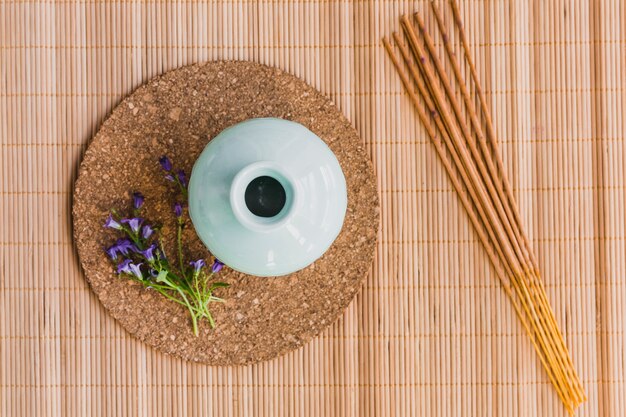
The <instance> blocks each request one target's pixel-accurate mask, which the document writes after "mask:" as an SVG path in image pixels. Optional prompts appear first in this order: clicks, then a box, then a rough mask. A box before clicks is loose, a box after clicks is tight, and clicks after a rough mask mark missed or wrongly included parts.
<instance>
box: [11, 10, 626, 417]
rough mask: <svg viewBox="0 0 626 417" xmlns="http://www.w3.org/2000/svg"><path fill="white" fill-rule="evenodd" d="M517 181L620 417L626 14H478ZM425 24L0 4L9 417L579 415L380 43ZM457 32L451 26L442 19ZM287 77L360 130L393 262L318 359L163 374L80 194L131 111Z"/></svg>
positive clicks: (305, 14) (593, 385)
mask: <svg viewBox="0 0 626 417" xmlns="http://www.w3.org/2000/svg"><path fill="white" fill-rule="evenodd" d="M461 6H462V7H461V8H462V11H463V13H464V16H465V23H466V27H467V32H468V34H469V36H470V41H471V43H472V45H473V50H474V52H475V54H476V62H477V67H478V69H479V72H480V76H481V79H482V81H483V86H484V87H485V90H486V91H487V93H488V98H489V100H490V103H491V107H492V109H493V113H494V120H495V123H496V127H497V131H498V132H499V135H500V139H501V141H502V143H503V146H502V153H503V157H504V161H505V165H506V166H507V167H508V170H509V174H510V178H511V180H512V183H513V185H514V188H515V191H516V194H517V196H518V198H519V201H520V206H521V210H522V214H523V217H524V220H525V224H526V225H527V230H528V233H529V235H530V236H531V238H532V242H533V245H534V247H535V249H536V252H537V253H538V256H539V261H540V264H541V265H542V268H543V271H544V275H545V280H546V283H547V291H548V296H549V298H550V300H551V301H552V304H553V305H554V307H555V310H556V315H557V319H558V321H559V323H561V325H562V328H563V330H564V331H565V333H566V337H567V342H568V345H569V346H570V348H571V351H572V355H573V358H574V362H575V364H576V365H577V368H578V369H579V371H580V373H581V375H582V380H583V382H584V384H585V387H586V389H587V393H588V396H589V401H588V403H586V404H585V405H584V406H583V407H582V408H581V409H580V410H579V412H578V415H580V416H583V415H585V416H616V415H620V414H622V413H623V410H624V409H625V405H626V404H625V402H626V389H625V382H624V374H625V372H626V371H625V366H626V365H625V364H626V353H625V349H626V346H625V345H626V343H625V336H624V326H625V315H626V312H625V311H624V308H623V305H624V303H626V286H625V279H626V278H625V274H626V247H625V239H626V224H625V223H626V222H625V221H626V212H625V209H624V206H625V204H624V203H625V202H626V201H625V191H626V186H625V182H626V168H625V164H624V162H625V160H626V154H625V149H624V131H625V126H624V122H623V120H624V114H625V112H626V94H625V91H624V88H625V86H626V65H625V64H626V53H625V47H626V24H625V23H624V22H626V6H625V5H624V4H623V3H620V2H619V1H618V0H610V1H602V2H600V1H547V2H540V1H532V2H529V4H528V5H527V4H526V2H521V1H519V2H512V1H493V2H487V1H463V2H462V4H461ZM415 9H420V10H424V11H425V12H426V13H425V14H426V17H427V24H429V26H430V27H434V25H433V23H434V21H433V18H432V15H431V14H430V13H429V11H428V9H427V4H426V3H422V2H419V3H414V2H398V3H396V2H392V1H378V2H366V1H359V2H347V1H345V2H328V1H305V2H287V1H284V2H283V1H272V2H265V3H257V2H253V1H220V2H214V3H204V2H203V3H195V2H187V1H179V2H172V3H169V2H165V1H156V2H154V1H148V0H145V1H138V2H132V1H112V2H106V1H103V0H85V1H78V2H74V1H59V2H53V1H25V2H21V1H11V0H9V1H4V0H0V152H1V159H0V160H1V161H2V165H1V177H0V199H1V200H0V218H1V219H2V225H1V227H0V251H1V252H0V253H1V257H0V262H1V264H0V274H1V275H0V277H1V282H0V288H1V290H0V415H2V416H61V415H63V416H86V415H103V416H121V415H139V416H169V415H181V416H182V415H189V416H193V415H216V416H217V415H220V416H222V415H237V416H241V415H263V416H287V415H313V416H317V415H349V416H361V415H364V416H374V415H377V416H383V415H384V416H408V415H423V416H431V415H433V416H459V415H471V416H495V415H502V416H509V415H525V416H526V415H541V416H544V415H564V414H565V412H564V410H563V408H562V407H561V405H560V404H559V402H558V398H557V396H556V395H555V393H554V392H553V390H552V388H551V386H550V385H549V383H548V382H547V381H548V380H547V377H546V375H545V374H544V372H543V370H542V369H541V368H540V364H539V362H538V360H537V359H536V357H535V356H534V353H533V351H532V347H531V345H530V342H529V341H528V340H527V339H526V337H525V336H524V334H523V329H522V328H521V326H520V325H519V324H518V323H517V321H516V318H515V316H514V313H513V310H512V308H510V306H509V304H508V302H507V301H508V300H507V299H506V297H505V296H504V294H503V292H502V291H501V290H500V289H499V288H498V285H497V283H496V278H495V276H494V275H493V271H492V270H491V268H490V266H489V265H488V262H487V257H486V255H485V254H484V252H483V250H482V249H481V247H480V245H479V244H478V242H477V238H476V236H475V234H474V232H473V231H472V230H471V229H470V225H469V222H468V219H467V218H466V216H465V214H464V213H463V212H462V209H461V207H460V204H459V202H458V201H457V197H456V195H455V194H454V192H452V190H451V185H450V184H449V183H448V180H447V178H446V177H445V173H444V171H443V169H442V167H441V166H440V163H439V161H438V160H437V158H436V154H435V152H434V150H433V149H432V148H431V145H430V144H429V143H428V141H427V138H426V136H425V134H424V131H423V130H422V128H421V126H420V125H419V123H418V121H417V120H416V117H415V115H414V114H413V111H412V109H411V107H410V105H409V101H408V100H407V98H406V97H404V95H403V93H402V89H401V85H400V83H399V80H398V78H397V76H396V75H395V74H394V73H393V71H392V70H391V66H390V63H389V61H388V59H387V58H386V56H385V55H384V51H383V49H382V48H381V45H380V38H381V37H382V36H383V35H388V34H390V33H391V31H392V30H397V29H398V28H399V25H398V23H397V18H398V17H399V15H400V14H401V13H403V12H411V11H413V10H415ZM444 11H445V12H446V16H447V18H449V16H450V13H449V10H448V8H447V7H445V8H444ZM217 58H220V59H224V58H231V59H249V60H254V61H259V62H262V63H265V64H269V65H275V66H278V67H280V68H283V69H285V70H287V71H289V72H291V73H293V74H296V75H297V76H300V77H302V78H304V79H305V80H307V81H308V82H310V83H311V84H312V85H314V86H315V87H317V88H319V89H320V90H321V91H322V92H323V93H325V94H326V95H328V96H329V97H331V98H332V99H333V100H334V101H335V102H336V103H337V104H338V106H339V107H340V108H341V109H342V111H343V112H344V114H345V115H346V116H347V117H348V118H349V119H350V120H351V121H352V123H353V124H354V126H355V127H356V128H357V130H358V131H359V132H360V134H361V136H362V139H363V141H364V144H365V145H366V148H367V149H368V151H369V153H370V155H371V157H372V159H373V161H374V163H375V166H376V171H377V174H378V181H379V188H380V195H381V199H382V200H381V201H382V212H383V218H382V225H383V228H382V231H381V233H380V242H379V247H378V256H377V261H376V262H375V264H374V267H373V271H372V274H371V275H370V276H369V277H368V278H367V282H366V285H365V287H364V288H363V291H362V292H361V294H360V295H359V296H358V297H357V299H356V300H355V301H354V302H353V303H352V304H351V305H350V307H349V308H348V310H347V311H346V313H345V314H344V315H343V317H342V318H341V319H340V320H339V321H338V322H337V323H335V324H334V325H332V326H331V327H330V328H329V329H328V330H327V331H326V332H324V333H323V334H322V335H321V336H320V337H318V338H317V339H315V340H314V341H312V342H311V343H309V344H308V345H307V346H305V347H304V348H303V349H301V350H298V351H296V352H293V353H291V354H289V355H287V356H285V357H282V358H278V359H276V360H273V361H271V362H266V363H262V364H259V365H255V366H250V367H243V368H210V367H206V366H199V365H193V364H190V363H186V362H183V361H181V360H178V359H173V358H170V357H167V356H165V355H163V354H160V353H157V352H156V351H154V350H152V349H150V348H148V347H146V346H145V345H143V344H142V343H140V342H138V341H136V340H135V339H133V338H132V337H130V336H129V335H128V334H127V333H126V332H125V331H124V330H123V329H122V328H121V327H120V326H119V325H118V324H117V323H115V322H114V321H113V319H112V318H111V317H110V316H109V315H107V314H106V312H105V311H104V309H103V308H102V306H101V305H100V304H99V302H98V300H97V299H96V297H95V296H94V295H93V294H92V293H91V291H90V290H89V287H88V286H87V284H86V282H85V280H84V278H83V275H82V272H81V271H80V269H79V267H78V262H77V259H76V254H75V251H74V248H73V246H72V239H71V218H70V207H71V191H72V183H73V180H74V177H75V175H76V170H77V166H78V163H79V161H80V159H81V154H82V153H83V152H84V150H85V147H86V145H87V143H88V142H89V139H90V137H91V136H92V135H93V134H94V132H96V130H97V129H98V126H99V125H100V124H101V123H102V121H103V119H104V118H105V117H106V115H107V114H108V113H109V112H110V111H111V109H112V108H113V107H114V106H115V104H116V103H118V102H119V101H120V99H121V98H122V97H124V95H126V94H128V93H129V92H130V91H132V90H133V89H134V88H135V87H137V86H138V85H140V84H141V83H143V82H144V81H145V80H147V79H149V78H151V77H152V76H154V75H157V74H160V73H163V72H165V71H167V70H169V69H172V68H176V67H178V66H181V65H184V64H187V63H192V62H197V61H203V60H210V59H217Z"/></svg>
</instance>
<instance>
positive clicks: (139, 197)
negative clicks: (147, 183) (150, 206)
mask: <svg viewBox="0 0 626 417" xmlns="http://www.w3.org/2000/svg"><path fill="white" fill-rule="evenodd" d="M143 200H144V197H143V194H141V193H140V192H134V193H133V207H135V209H136V210H139V209H140V208H141V206H143Z"/></svg>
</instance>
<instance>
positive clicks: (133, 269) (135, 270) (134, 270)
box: [128, 264, 143, 279]
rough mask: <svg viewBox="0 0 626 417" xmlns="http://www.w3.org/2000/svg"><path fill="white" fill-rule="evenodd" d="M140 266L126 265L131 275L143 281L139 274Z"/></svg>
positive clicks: (141, 274)
mask: <svg viewBox="0 0 626 417" xmlns="http://www.w3.org/2000/svg"><path fill="white" fill-rule="evenodd" d="M141 265H142V264H128V267H129V268H130V271H131V273H132V274H133V275H134V276H136V277H137V278H139V279H143V273H142V272H141Z"/></svg>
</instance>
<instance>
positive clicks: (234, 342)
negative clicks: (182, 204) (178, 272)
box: [73, 61, 379, 365]
mask: <svg viewBox="0 0 626 417" xmlns="http://www.w3.org/2000/svg"><path fill="white" fill-rule="evenodd" d="M254 117H279V118H283V119H288V120H293V121H296V122H298V123H301V124H303V125H304V126H306V127H307V128H309V129H310V130H311V131H313V132H314V133H315V134H317V135H318V136H319V137H320V138H322V139H323V140H324V141H326V143H327V144H328V145H329V147H330V148H331V149H332V151H333V152H334V153H335V155H336V156H337V159H338V160H339V163H340V165H341V167H342V169H343V172H344V175H345V177H346V183H347V188H348V209H347V212H346V217H345V223H344V225H343V229H342V231H341V233H340V234H339V236H338V238H337V240H336V241H335V242H334V243H333V245H332V246H331V248H330V249H329V250H328V251H327V252H326V253H325V254H324V256H323V257H322V258H320V259H319V260H317V261H316V262H314V263H313V264H312V265H311V266H309V267H307V268H306V269H303V270H301V271H298V272H296V273H293V274H291V275H288V276H284V277H278V278H260V277H255V276H250V275H245V274H241V273H238V272H235V271H232V270H230V269H229V268H225V269H224V270H223V272H221V273H220V280H222V281H226V282H228V283H229V284H230V287H228V288H225V289H220V290H219V293H218V294H217V295H219V296H220V297H222V298H224V299H226V303H225V304H219V303H215V304H213V305H212V311H213V313H214V317H215V321H216V323H217V327H216V328H214V329H212V328H210V326H209V325H208V323H206V322H205V321H204V320H203V321H202V322H201V323H200V334H199V336H197V337H196V336H194V334H193V331H192V327H191V324H190V319H189V317H188V312H187V311H186V309H184V308H183V307H182V306H180V305H178V304H176V303H173V302H171V301H168V300H167V299H165V298H164V297H162V296H161V295H159V294H158V293H156V292H154V291H151V290H149V289H144V288H143V287H142V286H141V285H140V284H138V283H135V282H132V281H130V280H128V279H126V278H124V277H120V276H118V275H117V274H116V273H115V271H114V265H113V264H112V263H111V262H110V260H109V259H108V258H107V256H106V255H105V253H104V251H103V248H104V247H105V246H106V245H109V244H111V243H112V241H114V239H115V238H116V236H117V235H116V234H115V232H114V231H111V230H108V229H105V228H104V227H103V223H104V221H105V219H106V217H107V214H108V212H109V210H110V209H111V208H118V209H120V210H121V211H122V212H123V213H126V212H128V210H129V208H130V200H131V197H130V196H131V192H133V191H141V192H142V193H143V194H144V196H145V198H146V199H145V204H144V208H142V212H143V216H144V217H146V218H147V219H148V220H150V221H151V222H162V223H163V233H164V237H165V241H166V242H172V243H171V245H172V246H171V247H172V248H173V247H174V246H173V245H174V243H173V242H174V241H175V237H174V236H175V221H174V217H173V215H172V212H171V210H172V204H173V197H172V192H171V188H170V187H171V185H170V184H169V183H167V181H165V180H164V179H163V172H162V171H161V168H160V166H159V164H158V162H157V161H158V158H159V157H160V156H162V155H165V154H167V155H168V156H169V157H170V158H171V159H172V161H173V162H174V164H175V165H176V166H178V167H181V168H183V169H184V170H185V171H186V172H187V173H188V174H189V173H190V172H191V168H192V166H193V163H194V161H195V160H196V158H197V157H198V156H199V154H200V152H201V151H202V150H203V148H204V147H205V145H206V144H207V143H208V142H209V141H210V140H211V138H213V137H215V136H216V135H217V134H218V133H219V132H221V131H222V130H223V129H225V128H227V127H229V126H231V125H234V124H235V123H238V122H241V121H243V120H246V119H249V118H254ZM73 217H74V239H75V242H76V246H77V248H78V254H79V256H80V261H81V264H82V267H83V269H84V271H85V275H86V277H87V280H88V281H89V283H90V284H91V287H92V289H93V291H94V292H95V293H96V294H97V295H98V297H99V298H100V301H101V302H102V304H103V305H104V306H105V307H106V309H107V310H108V311H109V312H110V313H111V314H112V315H113V317H115V318H116V319H117V320H118V321H119V322H120V323H121V324H122V325H123V326H124V327H125V328H126V329H127V330H128V331H129V332H130V333H132V334H133V335H135V336H136V337H138V338H139V339H141V340H143V341H144V342H146V343H148V344H149V345H151V346H153V347H154V348H156V349H158V350H160V351H162V352H166V353H170V354H174V355H177V356H180V357H182V358H184V359H187V360H191V361H197V362H203V363H207V364H211V365H240V364H250V363H254V362H259V361H264V360H268V359H271V358H274V357H276V356H279V355H282V354H284V353H287V352H289V351H291V350H293V349H296V348H298V347H300V346H302V345H303V344H304V343H305V342H307V341H308V340H310V339H311V338H312V337H314V336H316V335H317V334H319V333H320V332H321V331H322V330H323V329H324V328H326V327H328V326H329V325H330V324H331V323H333V322H334V321H335V320H336V319H337V318H338V317H339V315H340V314H341V313H342V311H343V310H344V309H345V308H346V307H347V306H348V304H349V303H350V301H351V300H352V299H353V297H354V296H355V294H356V293H357V291H358V290H359V288H360V287H361V284H362V282H363V281H364V279H365V277H366V275H367V273H368V271H369V269H370V265H371V264H372V258H373V254H374V248H375V244H376V236H377V230H378V226H379V208H378V196H377V190H376V178H375V176H374V172H373V169H372V165H371V163H370V161H369V159H368V157H367V155H366V153H365V152H364V150H363V148H362V147H361V142H360V140H359V137H358V135H357V133H356V131H355V130H354V128H353V127H352V126H351V125H350V123H349V122H348V120H346V118H345V117H344V116H343V115H342V114H341V112H340V111H339V110H338V109H337V108H336V107H335V105H334V104H333V103H332V102H330V101H329V100H328V99H326V98H325V97H324V96H323V95H322V94H321V93H320V92H318V91H317V90H315V89H314V88H312V87H310V86H309V85H307V84H306V83H304V82H303V81H302V80H300V79H298V78H296V77H294V76H292V75H290V74H287V73H285V72H283V71H281V70H279V69H275V68H269V67H266V66H263V65H259V64H255V63H251V62H235V61H220V62H210V63H204V64H196V65H191V66H187V67H183V68H179V69H176V70H174V71H171V72H168V73H166V74H164V75H162V76H159V77H157V78H155V79H152V80H151V81H149V82H148V83H147V84H145V85H143V86H141V87H139V88H138V89H137V90H135V91H134V92H133V93H132V94H131V95H130V96H129V97H127V98H126V99H125V100H123V101H122V102H121V103H120V104H119V105H118V106H117V107H116V108H115V110H114V111H113V113H112V114H111V116H110V117H109V118H108V119H107V120H106V121H105V122H104V124H103V125H102V128H101V129H100V131H99V132H98V133H97V135H96V136H95V137H94V139H93V141H92V142H91V144H90V146H89V148H88V149H87V151H86V153H85V157H84V159H83V161H82V164H81V166H80V172H79V176H78V180H77V181H76V187H75V191H74V205H73ZM187 224H188V225H189V226H191V221H190V220H188V219H187ZM184 233H185V235H184V239H185V245H186V254H185V255H186V257H187V259H198V258H201V257H204V258H207V257H208V256H209V253H208V252H207V250H206V248H205V247H204V246H203V245H202V243H201V242H200V240H199V239H198V237H197V236H196V234H195V232H194V231H193V227H187V228H186V229H185V232H184ZM166 251H168V252H169V253H172V249H169V250H168V246H166Z"/></svg>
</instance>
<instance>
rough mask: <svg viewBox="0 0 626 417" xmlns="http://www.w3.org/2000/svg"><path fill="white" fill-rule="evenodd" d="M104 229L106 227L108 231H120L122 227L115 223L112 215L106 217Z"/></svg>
mask: <svg viewBox="0 0 626 417" xmlns="http://www.w3.org/2000/svg"><path fill="white" fill-rule="evenodd" d="M104 227H108V228H109V229H117V230H121V229H122V225H121V224H119V223H118V222H117V221H115V219H114V218H113V215H112V214H109V217H107V221H106V222H104Z"/></svg>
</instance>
